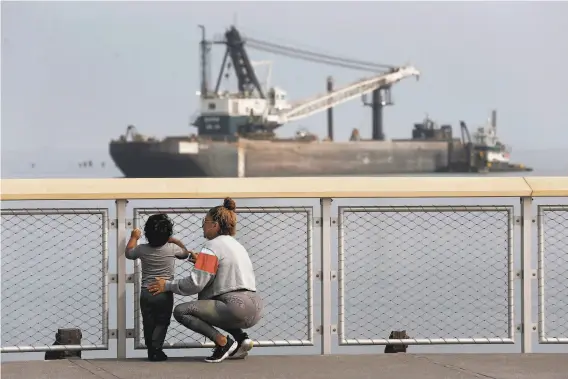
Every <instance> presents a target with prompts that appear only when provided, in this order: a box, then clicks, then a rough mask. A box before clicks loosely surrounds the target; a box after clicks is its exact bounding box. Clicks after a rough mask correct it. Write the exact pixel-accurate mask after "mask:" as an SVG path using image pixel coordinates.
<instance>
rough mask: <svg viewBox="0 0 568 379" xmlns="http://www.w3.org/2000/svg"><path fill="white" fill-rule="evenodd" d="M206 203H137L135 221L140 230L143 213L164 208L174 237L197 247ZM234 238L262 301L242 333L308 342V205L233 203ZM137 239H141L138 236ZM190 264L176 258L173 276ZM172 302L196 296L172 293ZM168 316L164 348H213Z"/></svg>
mask: <svg viewBox="0 0 568 379" xmlns="http://www.w3.org/2000/svg"><path fill="white" fill-rule="evenodd" d="M208 210H209V208H176V209H171V208H137V209H134V221H135V226H136V227H139V228H141V229H142V230H143V227H144V224H145V223H146V220H147V219H148V217H149V216H150V215H152V214H155V213H166V214H168V216H169V217H170V218H171V219H172V221H173V223H174V237H176V238H178V239H180V240H181V241H182V242H183V243H184V245H185V246H186V247H187V248H188V249H189V250H194V251H199V248H200V247H201V246H203V244H204V243H205V242H206V239H205V238H204V237H203V231H202V221H203V218H204V217H205V215H206V213H207V211H208ZM237 218H238V221H237V235H236V238H237V239H238V240H239V242H240V243H241V244H243V246H244V247H245V248H246V249H247V251H248V253H249V255H250V258H251V261H252V263H253V266H254V270H255V276H256V286H257V292H258V293H259V294H260V296H261V297H262V298H263V300H264V315H263V317H262V319H261V321H260V322H259V323H258V324H257V325H255V326H254V327H253V328H251V329H249V330H248V331H247V332H248V333H249V335H250V336H251V338H253V339H254V340H255V341H256V344H257V345H258V346H298V345H304V346H311V345H313V333H312V329H313V291H312V281H311V278H312V208H311V207H302V208H292V207H272V208H267V207H264V208H262V207H255V208H245V207H240V208H237ZM140 243H144V241H143V239H142V240H141V242H140ZM140 264H141V263H140V260H137V261H136V262H135V265H134V267H135V275H134V276H135V286H134V287H135V292H134V299H135V300H134V301H135V306H134V308H135V309H134V318H135V319H134V324H135V348H136V349H142V348H145V345H144V341H143V335H144V332H143V325H142V316H141V314H140V300H139V297H140V283H141V266H140ZM192 268H193V265H192V264H191V263H189V262H187V261H180V260H176V272H175V278H176V279H180V278H183V277H185V276H187V275H188V274H189V272H190V271H191V269H192ZM174 296H175V297H174V299H175V303H174V307H175V305H178V304H181V303H184V302H188V301H192V300H196V296H179V295H174ZM212 346H213V344H212V343H211V342H210V341H208V340H207V339H206V338H205V337H203V336H201V335H199V334H196V333H194V332H192V331H190V330H189V329H187V328H185V327H184V326H183V325H181V324H179V323H178V322H177V321H176V320H175V319H174V318H173V317H172V321H171V324H170V326H169V329H168V333H167V337H166V343H165V344H164V348H178V347H212Z"/></svg>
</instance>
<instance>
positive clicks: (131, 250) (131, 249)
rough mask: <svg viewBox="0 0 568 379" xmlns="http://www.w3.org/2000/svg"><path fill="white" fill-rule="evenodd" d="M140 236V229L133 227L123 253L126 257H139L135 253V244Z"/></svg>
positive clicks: (133, 258)
mask: <svg viewBox="0 0 568 379" xmlns="http://www.w3.org/2000/svg"><path fill="white" fill-rule="evenodd" d="M140 236H142V231H141V230H140V229H134V230H133V231H132V233H130V239H129V240H128V243H127V244H126V249H125V251H124V255H125V257H126V258H127V259H131V260H135V259H137V258H139V257H138V254H137V253H138V249H137V244H138V240H139V239H140Z"/></svg>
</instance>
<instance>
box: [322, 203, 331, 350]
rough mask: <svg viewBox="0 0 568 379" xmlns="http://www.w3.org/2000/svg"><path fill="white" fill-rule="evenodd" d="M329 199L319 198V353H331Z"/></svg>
mask: <svg viewBox="0 0 568 379" xmlns="http://www.w3.org/2000/svg"><path fill="white" fill-rule="evenodd" d="M331 201H332V200H331V199H329V198H321V199H320V204H321V221H322V222H321V273H322V278H321V279H322V280H321V335H322V340H321V353H322V355H326V354H331Z"/></svg>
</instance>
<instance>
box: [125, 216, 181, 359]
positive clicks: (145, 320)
mask: <svg viewBox="0 0 568 379" xmlns="http://www.w3.org/2000/svg"><path fill="white" fill-rule="evenodd" d="M172 234H173V223H172V221H171V220H170V218H169V217H168V216H167V215H165V214H154V215H152V216H150V217H149V218H148V221H146V225H145V226H144V235H145V236H146V239H147V240H148V243H147V244H140V245H138V246H137V242H138V240H139V239H140V237H141V235H142V232H141V231H140V229H135V230H133V231H132V234H131V235H130V240H129V241H128V244H127V245H126V252H125V255H126V258H128V259H132V260H135V259H138V258H139V259H140V261H141V263H142V284H141V291H140V312H141V313H142V324H143V325H144V340H145V342H146V348H147V349H148V359H149V360H150V361H165V360H166V359H168V356H167V355H166V354H165V353H164V351H163V350H162V347H163V345H164V340H165V338H166V333H167V331H168V326H169V325H170V318H171V316H172V310H173V306H174V294H173V293H172V292H164V293H161V294H158V295H155V296H154V295H152V294H151V293H150V292H149V291H148V289H147V286H148V284H149V283H151V282H153V281H154V280H155V279H154V278H156V277H167V278H169V279H170V280H171V279H173V277H174V272H175V271H174V269H175V258H178V259H186V258H188V257H189V256H190V255H191V253H190V252H189V251H187V249H186V248H185V246H184V245H183V243H181V242H180V241H179V240H177V239H175V238H172Z"/></svg>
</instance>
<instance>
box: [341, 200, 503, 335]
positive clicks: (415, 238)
mask: <svg viewBox="0 0 568 379" xmlns="http://www.w3.org/2000/svg"><path fill="white" fill-rule="evenodd" d="M338 224H339V225H338V228H339V272H338V273H339V309H340V310H339V312H340V314H339V340H340V345H351V344H354V345H357V344H359V345H363V344H387V343H389V344H390V343H394V344H396V343H402V340H400V339H398V340H395V338H396V337H395V338H392V339H390V340H389V336H390V333H391V332H392V331H406V334H407V336H408V338H404V344H409V345H410V344H448V343H460V344H467V343H513V336H514V324H513V279H514V275H513V252H512V234H513V207H512V206H471V207H466V206H463V207H460V206H439V207H436V206H422V207H404V206H400V207H359V208H354V207H339V223H338Z"/></svg>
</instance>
